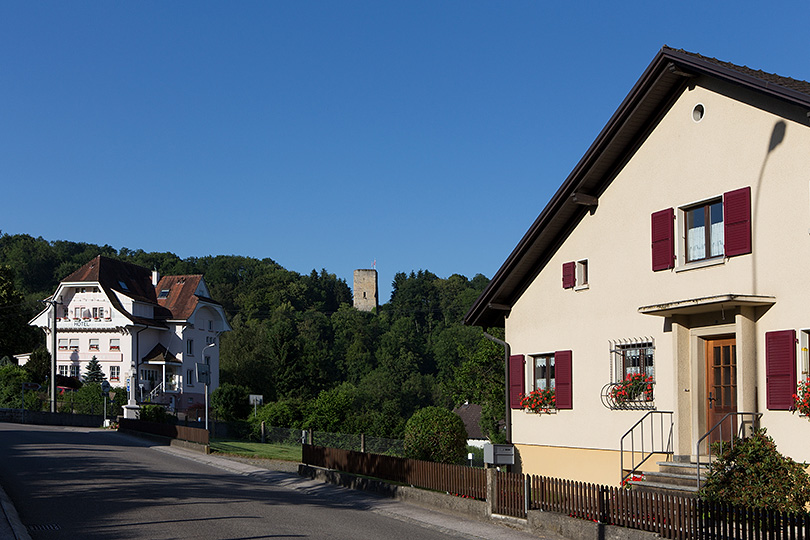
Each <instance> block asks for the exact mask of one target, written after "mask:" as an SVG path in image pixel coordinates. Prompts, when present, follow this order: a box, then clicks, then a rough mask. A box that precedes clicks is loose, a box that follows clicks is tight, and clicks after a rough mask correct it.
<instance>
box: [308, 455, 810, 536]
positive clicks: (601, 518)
mask: <svg viewBox="0 0 810 540" xmlns="http://www.w3.org/2000/svg"><path fill="white" fill-rule="evenodd" d="M302 453H303V462H304V463H306V464H308V465H313V466H316V467H324V468H328V469H333V470H338V471H343V472H347V473H351V474H358V475H363V476H370V477H373V478H379V479H381V480H388V481H392V482H398V483H401V484H407V485H411V486H414V487H420V488H424V489H432V490H435V491H444V492H448V493H452V494H455V495H458V496H463V497H471V498H475V499H479V500H486V496H487V477H486V471H485V470H484V469H476V468H471V467H464V466H458V465H444V464H439V463H431V462H427V461H419V460H412V459H405V458H399V457H392V456H383V455H379V454H367V453H362V452H354V451H350V450H339V449H336V448H326V447H322V446H313V445H308V444H305V445H303V448H302ZM493 487H494V491H493V495H494V500H493V501H491V502H492V512H493V513H495V514H501V515H507V516H513V517H517V518H523V519H525V518H526V517H527V511H528V510H542V511H546V512H556V513H560V514H564V515H567V516H571V517H574V518H579V519H584V520H589V521H594V522H598V523H602V524H607V525H616V526H619V527H626V528H630V529H638V530H642V531H649V532H653V533H656V534H658V535H660V536H661V537H662V538H669V539H672V540H810V514H807V513H787V512H778V511H774V510H758V509H750V508H739V507H734V506H731V505H723V504H713V503H708V502H705V501H701V500H700V499H696V498H689V497H683V496H678V495H666V494H662V493H647V492H641V491H635V490H629V489H624V488H618V487H609V486H602V485H597V484H588V483H585V482H575V481H572V480H563V479H559V478H550V477H545V476H529V475H523V474H516V473H507V472H494V486H493Z"/></svg>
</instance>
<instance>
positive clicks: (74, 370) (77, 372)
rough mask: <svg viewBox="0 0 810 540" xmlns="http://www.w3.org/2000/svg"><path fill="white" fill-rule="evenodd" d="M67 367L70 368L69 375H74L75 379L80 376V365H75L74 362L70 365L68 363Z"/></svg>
mask: <svg viewBox="0 0 810 540" xmlns="http://www.w3.org/2000/svg"><path fill="white" fill-rule="evenodd" d="M68 367H69V369H70V376H71V377H75V378H77V379H78V378H79V377H81V366H78V365H76V364H71V365H70V366H68Z"/></svg>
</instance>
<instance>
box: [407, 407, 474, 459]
mask: <svg viewBox="0 0 810 540" xmlns="http://www.w3.org/2000/svg"><path fill="white" fill-rule="evenodd" d="M466 449H467V430H466V429H465V428H464V422H462V420H461V418H460V417H459V416H458V415H456V414H453V413H452V412H451V411H448V410H447V409H442V408H440V407H425V408H424V409H420V410H418V411H416V412H415V413H414V414H413V416H411V418H410V419H409V420H408V423H407V424H406V425H405V454H406V456H407V457H409V458H411V459H422V460H426V461H435V462H438V463H461V462H462V461H463V460H464V455H465V451H466Z"/></svg>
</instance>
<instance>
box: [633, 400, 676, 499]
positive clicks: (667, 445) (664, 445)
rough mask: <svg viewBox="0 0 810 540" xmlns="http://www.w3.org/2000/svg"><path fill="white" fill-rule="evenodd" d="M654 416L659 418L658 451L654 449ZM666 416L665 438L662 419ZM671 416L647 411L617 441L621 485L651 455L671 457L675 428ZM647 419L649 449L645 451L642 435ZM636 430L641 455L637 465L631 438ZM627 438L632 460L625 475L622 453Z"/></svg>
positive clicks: (668, 413) (634, 440) (634, 442)
mask: <svg viewBox="0 0 810 540" xmlns="http://www.w3.org/2000/svg"><path fill="white" fill-rule="evenodd" d="M656 415H657V416H658V417H659V422H658V424H659V430H658V434H659V435H660V437H659V439H658V441H659V442H660V444H659V445H658V449H656V444H655V443H656V432H655V427H656V425H655V424H656V423H655V420H654V419H653V417H654V416H656ZM667 415H669V432H668V433H667V434H666V436H665V433H664V432H665V423H664V417H665V416H667ZM673 415H674V412H673V411H648V412H647V414H645V415H644V416H642V417H641V419H640V420H639V421H638V422H636V423H635V424H633V427H631V428H630V429H628V430H627V432H626V433H625V434H624V435H622V438H621V440H620V441H619V453H620V454H621V457H620V462H621V468H622V473H621V474H622V483H624V481H625V480H627V479H628V478H630V477H631V476H632V475H633V473H635V472H636V471H637V470H638V469H639V467H641V465H643V464H644V462H645V461H647V460H648V459H649V458H650V457H651V456H652V455H654V454H670V455H672V454H673V453H674V452H673V450H672V447H673V444H672V437H673V430H674V427H675V421H674V419H673V418H674V417H673ZM648 418H649V424H650V430H649V431H650V449H649V450H645V441H646V437H645V434H644V421H645V420H647V419H648ZM636 428H638V431H639V433H640V436H639V439H640V442H641V449H640V452H641V455H642V458H641V461H639V462H638V463H636V438H635V437H634V436H633V435H634V433H635V432H636ZM628 436H630V455H631V456H632V459H631V462H630V465H631V467H630V469H629V471H628V472H627V474H625V472H624V471H625V468H624V452H625V450H624V444H625V439H626V438H627V437H628ZM665 438H666V442H665V441H664V439H665Z"/></svg>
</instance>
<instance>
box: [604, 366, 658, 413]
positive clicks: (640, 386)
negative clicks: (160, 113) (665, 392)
mask: <svg viewBox="0 0 810 540" xmlns="http://www.w3.org/2000/svg"><path fill="white" fill-rule="evenodd" d="M654 389H655V381H654V380H653V378H652V377H651V376H649V375H645V374H643V373H628V374H627V377H625V379H624V380H623V381H621V382H618V383H610V384H606V385H605V386H604V387H603V388H602V404H603V405H604V406H605V407H607V408H608V409H614V410H640V409H642V410H643V409H650V410H652V409H655V403H654V401H653V392H654Z"/></svg>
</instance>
